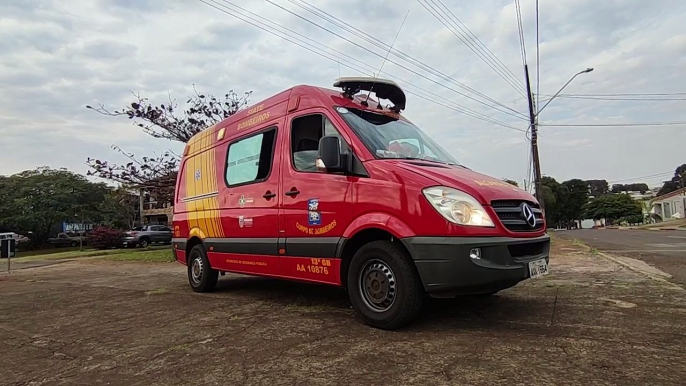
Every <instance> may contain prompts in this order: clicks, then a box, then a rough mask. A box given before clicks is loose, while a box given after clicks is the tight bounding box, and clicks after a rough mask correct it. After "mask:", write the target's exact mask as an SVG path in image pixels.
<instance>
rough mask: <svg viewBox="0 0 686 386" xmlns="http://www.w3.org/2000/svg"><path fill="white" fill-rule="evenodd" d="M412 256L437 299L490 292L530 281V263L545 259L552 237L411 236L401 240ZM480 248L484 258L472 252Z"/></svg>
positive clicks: (425, 283) (427, 285)
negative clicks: (470, 253) (472, 254)
mask: <svg viewBox="0 0 686 386" xmlns="http://www.w3.org/2000/svg"><path fill="white" fill-rule="evenodd" d="M402 241H403V243H404V244H405V246H406V247H407V249H408V250H409V252H410V254H411V255H412V259H413V260H414V262H415V265H416V267H417V271H418V272H419V277H420V278H421V280H422V283H423V285H424V289H425V290H426V292H428V293H429V294H431V295H432V296H435V297H454V296H456V295H462V294H482V293H491V292H496V291H500V290H503V289H505V288H509V287H512V286H514V285H515V284H517V283H519V282H520V281H522V280H525V279H528V278H529V269H528V263H529V262H531V261H534V260H538V259H546V261H548V255H549V253H550V236H548V235H543V236H540V237H534V238H514V237H409V238H405V239H402ZM472 248H480V249H481V258H480V259H472V258H470V257H469V251H470V250H471V249H472Z"/></svg>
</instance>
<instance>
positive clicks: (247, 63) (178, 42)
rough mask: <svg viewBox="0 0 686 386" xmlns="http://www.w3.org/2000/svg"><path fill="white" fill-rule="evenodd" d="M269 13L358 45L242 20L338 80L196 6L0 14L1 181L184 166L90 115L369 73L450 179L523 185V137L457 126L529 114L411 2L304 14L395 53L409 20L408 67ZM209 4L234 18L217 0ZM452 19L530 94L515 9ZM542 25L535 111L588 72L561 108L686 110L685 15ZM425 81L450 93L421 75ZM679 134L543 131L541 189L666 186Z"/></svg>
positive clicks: (459, 5) (681, 8)
mask: <svg viewBox="0 0 686 386" xmlns="http://www.w3.org/2000/svg"><path fill="white" fill-rule="evenodd" d="M273 1H274V2H275V3H277V4H279V5H280V6H282V7H283V8H285V9H288V10H291V11H292V12H293V13H296V14H298V15H301V16H302V17H303V18H307V19H309V20H311V21H313V22H315V23H317V24H320V25H321V26H324V27H326V28H327V29H329V30H330V31H331V32H333V33H335V34H339V35H342V36H344V37H346V38H347V39H350V40H352V41H353V42H355V44H351V43H350V42H349V41H346V40H344V39H341V38H340V37H337V36H335V35H334V34H332V33H330V32H327V31H325V30H322V29H320V28H319V27H317V26H315V25H313V24H311V23H308V22H307V21H305V20H303V18H300V17H298V16H295V15H293V14H291V13H288V12H286V11H284V10H283V9H280V8H278V7H275V6H274V5H271V4H269V3H268V2H265V1H257V0H252V1H245V2H240V3H238V2H235V4H236V5H239V6H241V7H244V8H245V9H247V10H249V11H251V12H254V13H255V14H257V15H259V17H257V20H258V21H259V22H260V23H266V24H267V25H270V26H274V24H270V22H274V23H278V24H279V25H281V26H283V27H284V28H287V29H288V30H285V29H280V31H282V32H283V33H288V34H290V35H291V36H295V35H294V34H303V35H304V36H305V37H304V38H303V39H304V40H305V41H306V42H317V43H313V44H321V46H319V47H320V48H322V49H323V50H325V51H326V52H327V53H326V55H329V56H331V57H334V58H337V59H338V61H339V62H340V63H337V62H335V61H331V60H329V59H326V58H323V57H321V56H320V55H317V54H315V53H312V52H310V51H308V50H306V49H303V48H301V47H298V46H296V45H294V44H291V43H289V42H287V41H285V40H283V39H281V38H279V37H277V36H274V35H272V34H269V33H267V32H265V31H263V30H261V29H258V28H256V27H255V26H252V25H249V24H247V23H245V22H243V21H240V20H238V19H237V18H235V17H232V16H229V15H227V14H225V13H223V12H220V11H218V10H217V9H214V8H212V7H209V6H207V5H205V4H203V3H201V2H199V1H181V0H173V1H166V0H151V1H133V0H114V1H112V0H101V1H94V2H78V1H76V0H70V1H67V0H49V1H48V0H46V1H37V0H32V1H28V0H22V1H18V0H7V1H3V2H2V5H0V14H2V15H3V18H2V19H0V52H3V55H2V56H0V136H1V137H0V138H2V139H1V140H0V174H9V173H15V172H19V171H21V170H24V169H29V168H34V167H36V166H41V165H53V166H64V167H68V168H70V169H72V170H75V171H78V172H85V171H86V167H85V165H84V162H85V160H86V158H88V157H89V156H91V157H93V156H95V157H101V158H110V159H114V160H122V159H121V157H120V156H119V155H118V154H117V153H116V152H114V151H113V150H112V149H111V145H113V144H116V145H119V146H121V147H122V148H123V149H125V150H127V151H131V152H135V153H137V154H141V155H143V154H149V153H152V152H155V151H158V152H159V151H164V150H166V149H168V148H173V149H175V150H176V151H177V152H178V151H180V147H181V145H180V144H175V143H171V142H168V141H165V140H156V139H153V138H150V137H149V136H147V135H145V134H143V133H142V132H141V131H140V130H139V129H137V128H136V127H134V126H132V125H131V122H130V121H128V120H127V119H125V118H121V119H118V118H110V117H104V116H101V115H98V114H96V113H94V112H92V111H90V110H87V109H85V105H87V104H90V105H97V104H98V103H102V104H104V105H106V106H108V107H110V108H112V109H114V108H120V107H122V106H124V105H126V104H128V103H130V102H131V99H132V96H131V92H132V91H133V92H140V93H141V95H143V96H146V97H149V98H150V99H151V100H153V101H155V102H157V103H162V102H165V101H167V99H168V97H169V95H170V94H171V95H172V96H173V97H175V98H177V100H178V101H180V102H183V101H185V98H186V96H187V95H189V94H190V93H192V87H193V85H196V87H197V88H198V89H199V90H201V91H202V92H205V93H214V94H224V93H226V92H227V91H228V90H234V91H236V92H237V93H239V94H241V93H243V92H245V91H248V90H252V91H254V94H253V97H252V102H253V103H255V102H258V101H259V100H261V99H264V98H267V97H269V96H270V95H273V94H275V93H277V92H279V91H281V90H283V89H286V88H288V87H291V86H293V85H296V84H313V85H318V86H325V87H331V85H332V83H333V80H334V79H335V78H337V77H338V76H339V74H340V75H343V76H346V75H360V74H363V73H370V72H378V71H379V69H380V68H381V66H382V63H383V72H384V73H385V74H384V75H383V76H388V77H393V78H394V79H401V80H402V81H399V82H400V83H401V85H402V86H403V87H404V88H406V89H407V90H408V91H412V92H413V93H417V94H420V95H422V96H424V97H425V98H426V99H429V101H427V100H426V99H422V98H419V97H417V96H416V95H413V94H410V95H408V107H407V110H406V111H405V115H406V116H407V117H408V118H409V119H411V120H412V121H413V122H414V123H416V124H417V125H418V126H420V127H421V128H422V129H423V130H424V131H426V132H427V133H428V134H429V135H431V136H432V137H433V138H435V139H436V140H437V142H439V143H441V144H442V145H443V146H444V147H446V149H447V150H448V151H450V152H451V153H452V154H453V155H455V156H456V158H457V159H458V160H459V161H460V162H462V163H464V164H465V165H467V166H469V167H471V168H473V169H475V170H478V171H481V172H484V173H486V174H491V175H494V176H496V177H508V178H512V179H516V180H518V181H521V180H522V179H523V178H525V177H526V175H527V170H528V167H527V161H528V157H529V150H528V146H527V142H526V138H525V137H524V134H523V133H522V132H520V131H516V130H511V129H508V128H504V127H501V126H498V125H495V124H492V123H488V122H484V121H482V120H478V119H475V118H473V117H469V116H467V115H465V114H462V113H460V112H458V111H456V110H462V109H465V108H467V109H470V110H471V111H474V112H477V113H478V114H483V115H484V116H485V117H488V118H490V119H496V120H498V121H500V122H503V123H505V124H507V125H511V126H514V127H516V128H519V129H526V127H527V120H526V119H525V118H522V119H520V118H515V117H513V116H512V115H510V114H511V111H510V110H507V109H505V108H503V107H502V106H498V108H499V109H500V110H505V111H506V112H507V113H504V112H502V111H498V110H496V109H494V108H493V106H492V105H493V103H492V101H493V100H495V101H498V102H499V103H502V104H503V105H506V106H507V107H508V108H512V109H514V110H516V111H518V112H521V113H524V114H526V113H527V111H528V110H527V109H528V106H527V103H526V100H525V99H524V98H523V97H522V96H521V95H520V94H518V93H517V92H516V91H515V90H514V89H513V88H512V86H511V85H509V84H508V83H507V82H506V81H505V80H503V79H502V78H501V76H500V75H502V74H500V75H499V74H498V73H496V71H494V70H493V69H491V68H490V67H489V66H488V65H487V64H486V63H485V62H484V61H483V60H482V59H480V58H479V57H478V56H477V55H476V54H475V53H474V52H473V51H472V49H470V47H468V45H474V44H477V43H476V41H474V40H467V41H468V42H469V43H471V44H465V43H464V42H462V41H461V40H460V39H459V38H458V37H457V36H455V35H454V34H453V33H452V32H450V31H449V30H448V29H446V28H445V27H444V26H443V25H442V24H441V23H440V22H438V21H437V20H436V19H435V18H434V17H433V16H432V15H431V14H429V12H427V10H426V9H424V8H423V7H422V6H421V5H420V4H419V3H418V2H408V3H407V4H403V5H399V4H398V2H397V1H390V0H384V1H374V2H369V1H359V0H352V1H349V2H340V1H333V0H322V1H317V2H315V1H313V0H308V3H311V4H313V5H316V6H317V7H319V8H320V9H322V10H325V11H326V12H328V13H329V14H331V15H333V16H335V17H338V18H340V19H342V20H344V21H346V22H348V23H350V24H351V25H352V26H354V27H356V28H359V29H360V30H363V31H365V32H367V33H369V34H370V35H372V36H373V40H374V41H375V42H382V43H387V44H390V43H391V42H392V41H393V40H394V38H395V36H396V34H397V32H398V28H399V27H400V24H401V22H402V20H403V18H404V17H405V14H406V13H407V11H408V9H409V11H410V13H409V15H408V18H407V21H406V23H405V25H404V26H403V28H402V30H401V32H400V35H399V38H398V40H397V41H396V42H395V44H394V48H396V49H398V50H400V51H402V52H403V53H405V54H408V55H410V56H412V57H413V58H416V59H418V60H420V61H421V62H422V63H423V64H422V65H419V66H416V65H415V64H412V63H411V62H408V61H407V60H406V59H407V58H406V57H403V56H402V55H401V57H398V56H395V55H389V56H388V60H384V58H385V57H386V55H387V54H388V51H387V50H386V49H382V48H381V47H378V46H375V45H374V44H370V43H369V42H367V41H364V40H362V39H360V38H359V37H357V36H354V35H353V34H351V33H350V32H349V31H346V30H345V29H342V28H339V27H337V26H334V25H333V24H331V23H329V22H327V21H325V20H323V19H321V18H318V17H316V16H314V15H313V14H311V13H307V12H306V11H304V10H303V9H301V8H299V7H297V6H295V5H294V4H293V3H292V2H289V1H284V0H273ZM208 2H210V3H213V4H215V5H216V6H218V7H220V8H222V9H230V10H233V12H236V10H237V8H235V7H231V6H230V5H229V4H228V3H227V2H224V1H223V0H216V2H215V0H208ZM444 3H445V4H446V5H447V6H448V7H449V9H450V10H451V11H452V12H453V14H455V15H456V16H457V17H459V18H460V20H461V21H462V22H464V23H465V24H466V25H467V26H468V27H469V29H470V30H471V31H472V32H473V33H474V34H476V35H477V36H478V38H479V40H480V41H481V42H483V44H485V45H487V46H488V48H489V49H490V50H491V51H492V52H493V53H495V54H496V55H497V57H498V60H499V61H501V62H502V63H503V64H504V66H506V67H507V68H508V69H509V71H511V72H512V76H513V77H516V78H517V82H519V83H520V84H521V83H523V70H522V63H521V54H520V52H519V38H518V33H517V23H516V18H515V9H514V6H513V3H512V1H505V0H484V1H481V2H449V1H446V2H444ZM521 3H522V14H523V22H524V28H525V33H526V48H527V53H528V62H529V66H530V70H531V75H532V76H531V79H532V83H533V85H534V88H536V79H537V76H536V74H537V68H536V59H535V58H536V56H535V42H536V40H535V32H534V31H535V12H534V4H535V1H534V0H522V1H521ZM225 7H226V8H225ZM540 7H541V9H540V15H541V18H540V21H541V25H540V41H541V45H540V58H541V61H540V79H541V82H540V90H541V94H542V95H551V94H553V93H555V92H556V91H557V90H558V88H559V87H560V86H562V85H563V84H564V83H565V82H566V81H567V80H568V79H569V78H570V77H571V76H572V75H573V74H575V73H576V72H578V71H580V70H582V69H584V68H586V67H594V68H595V71H593V72H592V73H590V74H584V75H581V76H579V77H577V78H576V79H575V80H574V82H573V83H572V84H570V85H569V87H568V88H567V89H566V90H565V92H566V93H578V94H582V93H583V94H606V93H661V92H662V93H670V92H686V78H684V76H683V68H686V28H685V27H684V24H683V20H684V18H685V17H686V3H684V2H683V1H680V0H664V1H661V2H659V4H656V3H654V2H653V3H651V2H644V1H640V0H629V1H625V2H620V1H604V2H597V1H592V0H559V1H555V2H540ZM277 28H279V27H277ZM291 39H294V38H291ZM463 39H464V38H463ZM300 44H303V43H302V42H301V43H300ZM362 47H364V48H362ZM334 50H335V51H334ZM370 51H371V52H370ZM424 65H428V66H430V67H431V68H433V69H435V70H438V71H440V73H441V74H442V75H440V76H438V75H436V74H435V73H434V74H432V73H431V72H428V71H426V69H427V67H425V66H424ZM348 66H350V67H353V68H354V69H351V68H349V67H348ZM508 76H509V75H508ZM446 77H447V79H446ZM458 82H459V83H458ZM460 83H461V84H460ZM473 90H478V91H479V92H480V93H483V95H486V96H487V97H488V98H489V99H484V98H483V97H482V96H479V95H477V94H475V93H474V92H473ZM467 96H469V97H471V98H474V99H477V100H479V101H481V102H482V103H478V102H476V101H474V100H472V99H469V98H468V97H467ZM430 100H433V101H435V102H438V103H440V104H443V105H448V106H452V107H453V108H452V109H449V108H446V107H444V106H441V105H439V104H436V103H432V102H431V101H430ZM515 115H516V114H515ZM540 120H541V122H543V123H546V122H547V123H562V124H570V123H572V124H579V123H610V122H619V123H621V122H648V121H685V120H686V113H685V112H684V109H683V101H670V102H667V101H663V102H636V101H607V100H584V99H569V98H559V99H556V100H555V101H554V102H553V103H551V104H550V106H548V107H547V108H546V110H545V111H544V112H543V113H542V114H541V117H540ZM684 129H686V126H670V127H632V128H622V127H617V128H615V127H608V128H583V127H581V128H574V127H566V128H561V127H545V126H543V127H541V131H540V137H539V144H540V152H541V164H542V168H543V172H544V173H545V174H547V175H551V176H554V177H556V178H557V179H560V180H565V179H569V178H575V177H576V178H606V179H608V180H617V179H624V178H630V177H633V176H640V175H650V174H655V173H659V172H663V171H666V170H671V169H674V168H675V167H676V166H677V165H680V164H682V163H684V162H686V160H684V159H683V156H682V155H681V154H683V143H684V140H686V130H684ZM651 182H654V183H657V182H659V181H651Z"/></svg>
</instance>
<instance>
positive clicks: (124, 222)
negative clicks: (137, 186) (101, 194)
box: [98, 188, 140, 229]
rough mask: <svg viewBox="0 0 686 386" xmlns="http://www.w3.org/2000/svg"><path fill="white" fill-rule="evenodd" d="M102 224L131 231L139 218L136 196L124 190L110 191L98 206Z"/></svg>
mask: <svg viewBox="0 0 686 386" xmlns="http://www.w3.org/2000/svg"><path fill="white" fill-rule="evenodd" d="M98 209H99V211H100V214H101V216H102V218H103V220H102V223H103V224H104V225H107V226H109V227H113V228H117V229H131V228H133V227H134V225H135V223H136V220H137V219H138V217H139V216H140V213H139V212H140V210H139V198H138V195H136V194H133V193H131V192H130V191H128V190H127V189H125V188H118V189H115V190H112V191H111V192H110V193H108V194H107V195H105V199H104V201H103V202H102V203H100V205H99V206H98Z"/></svg>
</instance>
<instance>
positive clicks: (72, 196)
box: [0, 167, 109, 244]
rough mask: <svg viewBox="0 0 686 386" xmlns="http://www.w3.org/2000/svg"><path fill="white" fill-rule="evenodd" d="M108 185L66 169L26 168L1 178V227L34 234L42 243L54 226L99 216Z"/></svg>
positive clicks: (35, 241) (35, 240)
mask: <svg viewBox="0 0 686 386" xmlns="http://www.w3.org/2000/svg"><path fill="white" fill-rule="evenodd" d="M108 190H109V188H108V187H107V185H105V184H103V183H98V184H96V183H92V182H90V181H88V180H87V179H86V178H85V177H84V176H81V175H78V174H75V173H72V172H70V171H68V170H66V169H50V168H47V167H42V168H38V169H36V170H27V171H24V172H21V173H18V174H15V175H12V176H9V177H5V178H2V179H0V192H2V197H0V214H2V215H1V216H0V227H2V228H5V229H10V230H12V231H15V232H20V233H29V232H30V233H32V234H33V237H32V241H33V242H34V243H37V244H42V243H44V242H45V241H47V239H48V237H49V236H50V230H51V229H52V227H53V226H54V225H57V224H59V223H60V222H62V221H75V220H76V219H83V218H85V219H96V218H97V217H98V216H99V213H98V210H97V209H98V205H99V204H100V203H101V202H102V201H103V200H104V197H105V194H106V193H107V191H108Z"/></svg>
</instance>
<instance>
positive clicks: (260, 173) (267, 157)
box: [226, 128, 276, 186]
mask: <svg viewBox="0 0 686 386" xmlns="http://www.w3.org/2000/svg"><path fill="white" fill-rule="evenodd" d="M275 138H276V128H273V129H271V130H267V131H263V132H261V133H258V134H255V135H252V136H250V137H247V138H242V139H240V140H238V141H236V142H233V143H232V144H230V145H229V151H228V152H227V157H226V184H227V185H228V186H235V185H242V184H249V183H252V182H260V181H264V180H265V179H266V178H267V177H268V176H269V172H270V171H271V168H272V160H273V157H274V139H275Z"/></svg>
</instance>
